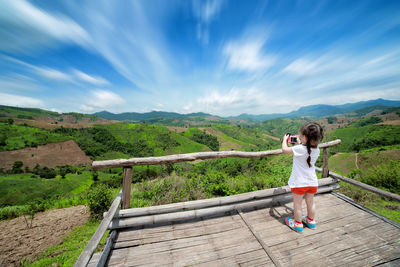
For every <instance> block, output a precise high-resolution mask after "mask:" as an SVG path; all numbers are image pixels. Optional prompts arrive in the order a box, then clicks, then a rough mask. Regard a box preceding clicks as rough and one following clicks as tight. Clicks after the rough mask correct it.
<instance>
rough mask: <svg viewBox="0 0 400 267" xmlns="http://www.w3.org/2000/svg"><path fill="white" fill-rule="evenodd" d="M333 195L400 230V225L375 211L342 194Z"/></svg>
mask: <svg viewBox="0 0 400 267" xmlns="http://www.w3.org/2000/svg"><path fill="white" fill-rule="evenodd" d="M332 195H334V196H336V197H338V198H340V199H342V200H344V201H346V202H347V203H350V204H351V205H353V206H355V207H357V208H359V209H361V210H363V211H365V212H368V213H370V214H372V215H374V216H375V217H377V218H379V219H381V220H383V221H385V222H387V223H389V224H391V225H393V226H395V227H397V228H399V229H400V224H399V223H397V222H395V221H392V220H390V219H388V218H386V217H385V216H382V215H380V214H378V213H376V212H375V211H373V210H370V209H368V208H367V207H364V206H362V205H360V204H358V203H357V202H355V201H353V200H352V199H351V198H349V197H347V196H345V195H342V194H340V193H336V192H334V193H332Z"/></svg>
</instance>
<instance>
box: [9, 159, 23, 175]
mask: <svg viewBox="0 0 400 267" xmlns="http://www.w3.org/2000/svg"><path fill="white" fill-rule="evenodd" d="M22 165H24V163H23V162H22V161H20V160H17V161H15V162H14V164H13V166H12V169H11V173H14V174H17V173H23V172H24V171H23V170H22Z"/></svg>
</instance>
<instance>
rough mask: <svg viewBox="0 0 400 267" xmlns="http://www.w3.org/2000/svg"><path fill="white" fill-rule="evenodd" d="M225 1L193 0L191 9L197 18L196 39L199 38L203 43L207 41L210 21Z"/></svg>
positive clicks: (205, 43)
mask: <svg viewBox="0 0 400 267" xmlns="http://www.w3.org/2000/svg"><path fill="white" fill-rule="evenodd" d="M224 3H225V1H223V0H206V1H200V0H198V1H193V2H192V10H193V14H194V16H195V17H196V18H197V20H198V22H197V29H196V32H197V39H199V40H201V41H202V43H203V44H204V45H207V44H208V42H209V34H210V30H209V27H210V23H211V21H212V20H213V19H215V18H216V17H217V16H218V14H219V12H220V11H221V9H222V7H223V5H224Z"/></svg>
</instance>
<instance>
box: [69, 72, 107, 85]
mask: <svg viewBox="0 0 400 267" xmlns="http://www.w3.org/2000/svg"><path fill="white" fill-rule="evenodd" d="M74 74H75V76H76V77H77V78H78V79H80V80H81V81H84V82H88V83H91V84H94V85H98V86H104V85H110V82H109V81H107V80H106V79H104V78H102V77H100V76H90V75H89V74H86V73H84V72H82V71H79V70H74Z"/></svg>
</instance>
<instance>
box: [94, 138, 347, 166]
mask: <svg viewBox="0 0 400 267" xmlns="http://www.w3.org/2000/svg"><path fill="white" fill-rule="evenodd" d="M340 142H341V140H340V139H337V140H334V141H330V142H327V143H323V144H319V146H318V147H319V148H326V147H331V146H335V145H338V144H340ZM279 154H282V149H276V150H268V151H261V152H243V151H217V152H197V153H187V154H177V155H168V156H161V157H147V158H131V159H115V160H103V161H93V163H92V167H93V169H95V170H99V169H102V168H115V167H132V166H139V165H159V164H167V163H177V162H183V161H194V160H204V159H217V158H227V157H238V158H259V157H266V156H270V155H279Z"/></svg>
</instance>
